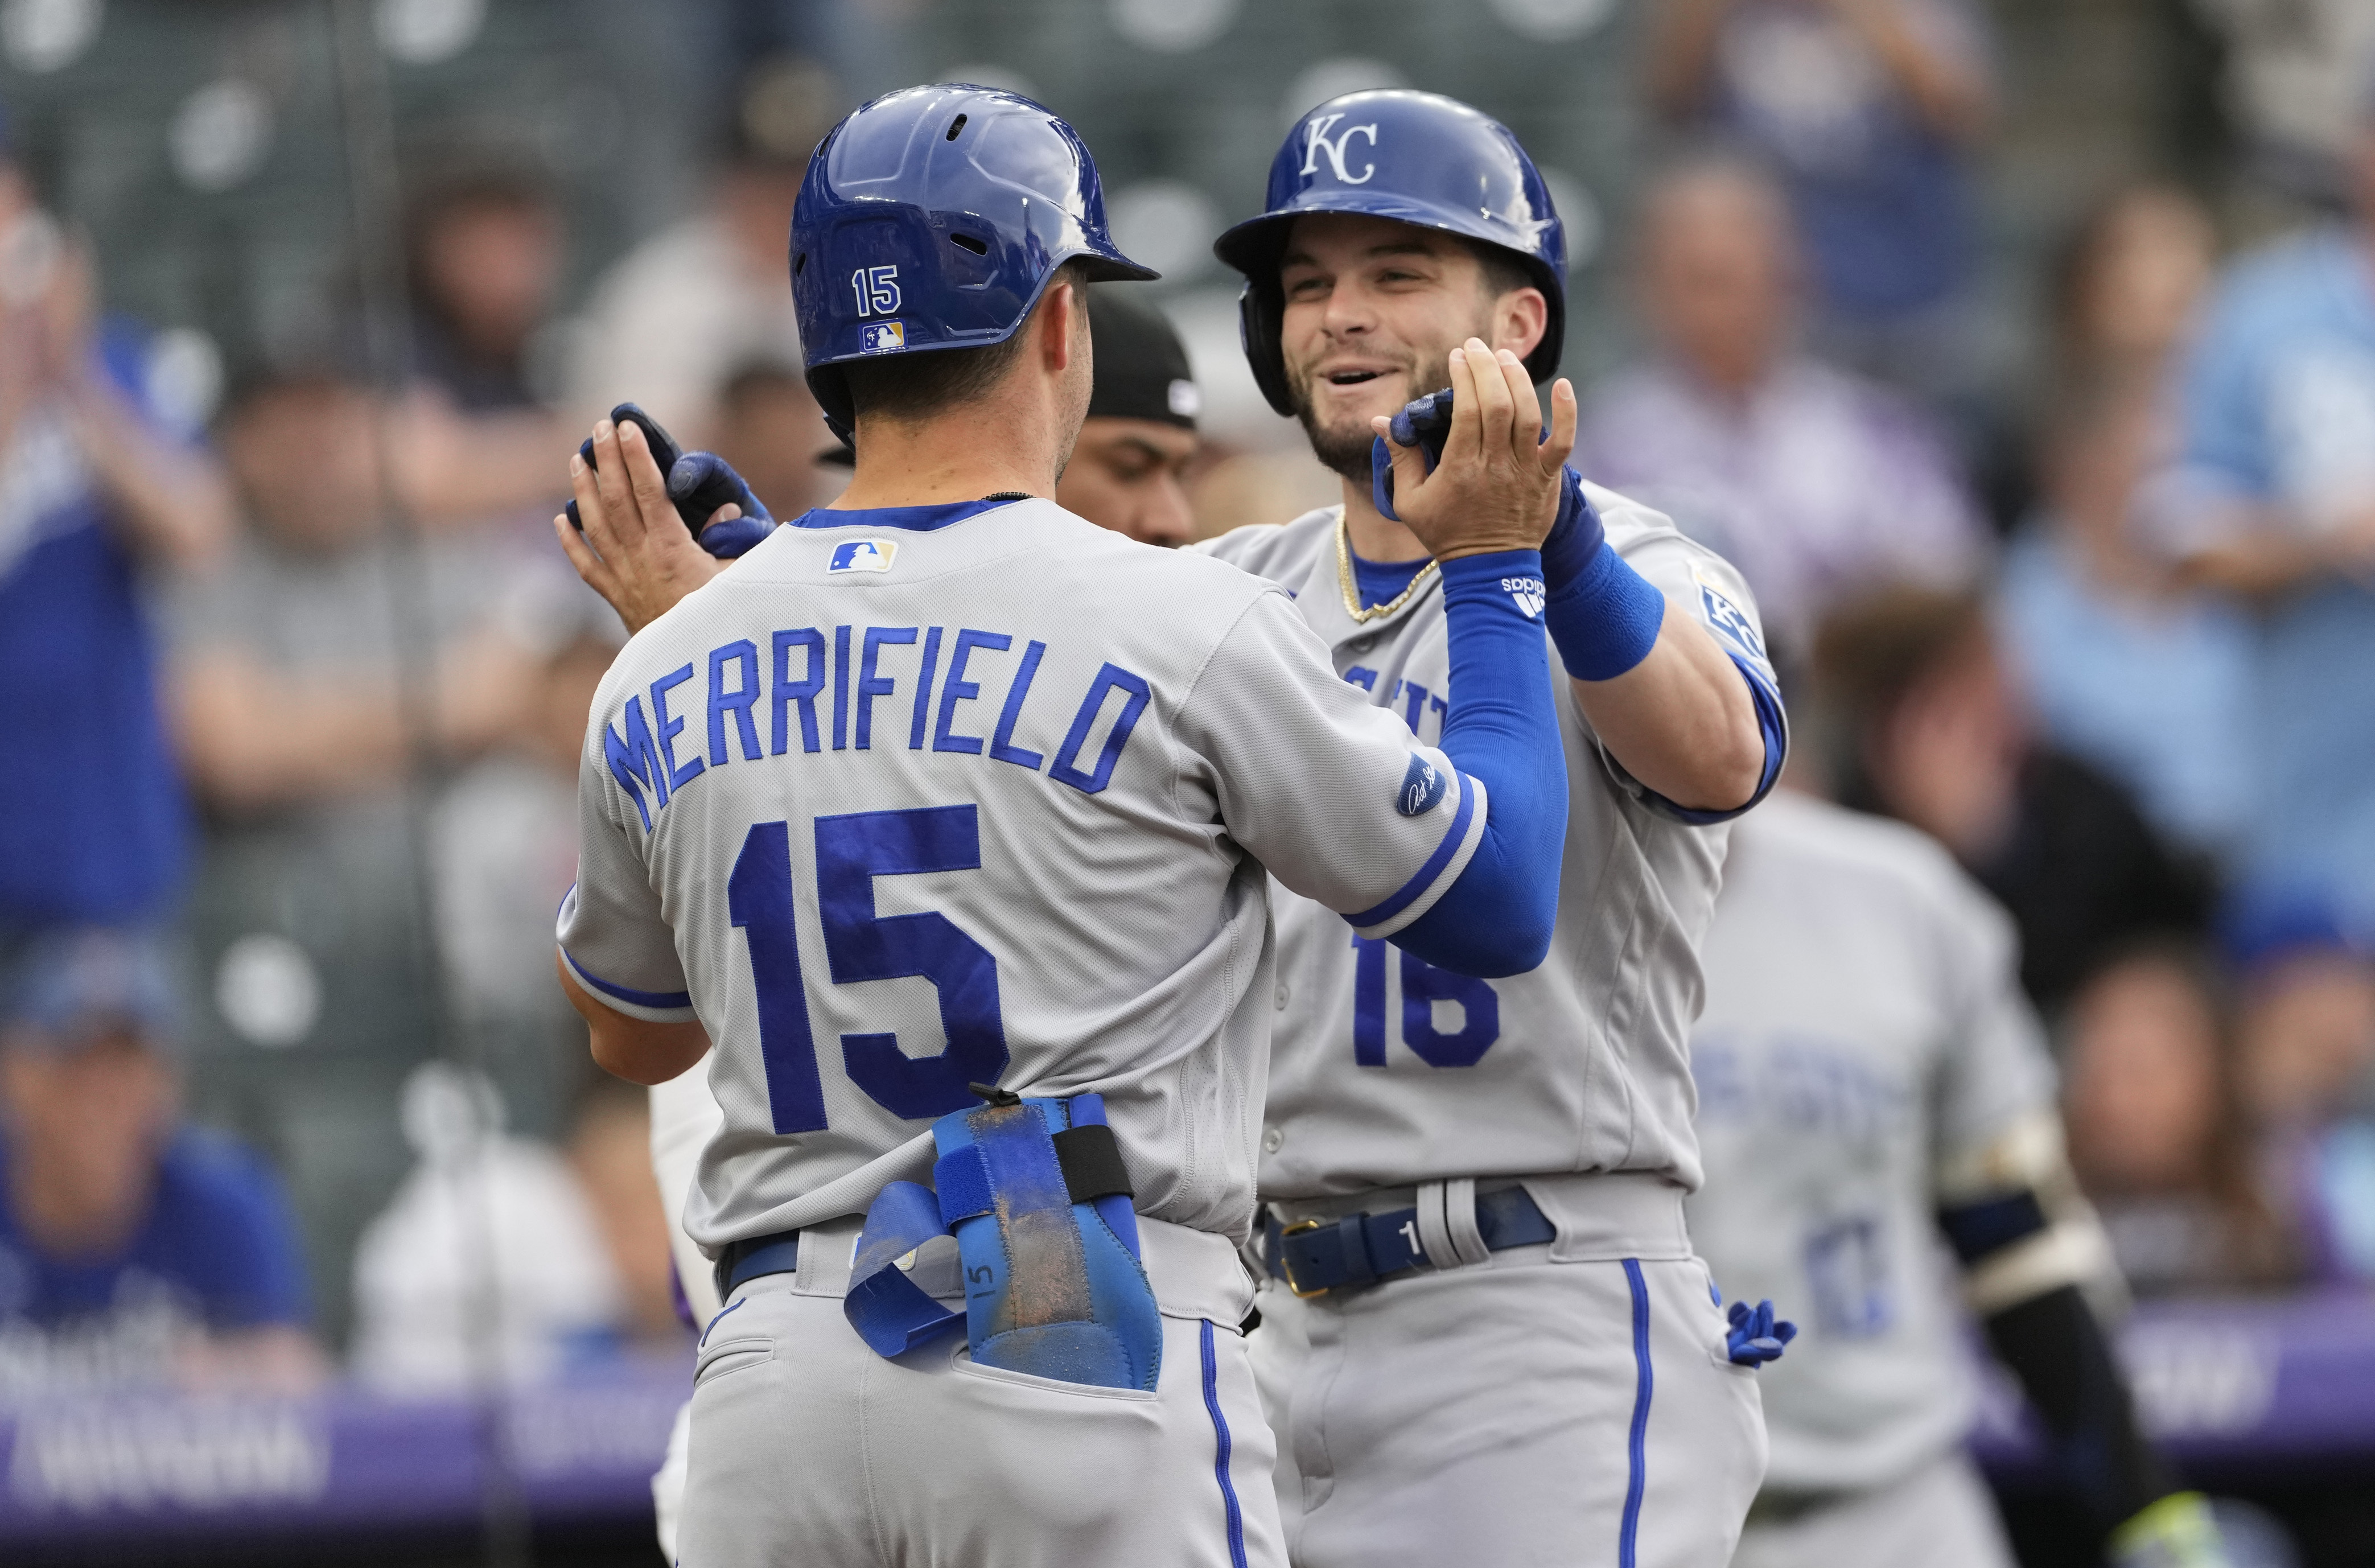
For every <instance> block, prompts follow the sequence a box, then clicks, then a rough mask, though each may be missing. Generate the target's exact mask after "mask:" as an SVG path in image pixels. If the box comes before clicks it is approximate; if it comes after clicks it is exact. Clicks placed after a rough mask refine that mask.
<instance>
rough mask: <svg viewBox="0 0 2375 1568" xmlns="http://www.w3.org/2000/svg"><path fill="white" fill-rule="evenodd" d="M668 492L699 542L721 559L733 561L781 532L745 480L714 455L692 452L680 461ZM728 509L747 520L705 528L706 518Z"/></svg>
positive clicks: (670, 477)
mask: <svg viewBox="0 0 2375 1568" xmlns="http://www.w3.org/2000/svg"><path fill="white" fill-rule="evenodd" d="M668 499H669V500H670V501H674V502H676V510H677V515H678V516H679V517H681V518H683V519H684V522H685V526H686V527H688V528H691V530H692V533H693V538H694V540H695V541H696V542H697V543H699V545H700V546H701V548H703V549H704V550H707V551H708V552H709V553H710V554H711V555H714V556H715V557H716V558H717V559H718V560H733V559H734V558H735V557H737V556H738V555H740V554H742V553H743V552H744V551H745V550H748V549H749V548H750V547H752V546H753V545H756V544H758V543H759V542H760V541H761V540H762V539H764V538H765V537H766V536H768V535H770V534H772V533H774V531H775V520H774V518H773V517H771V516H769V515H768V514H767V509H766V507H765V506H764V505H763V504H762V503H761V501H760V500H759V498H758V497H757V496H755V495H753V494H751V493H750V486H749V485H747V484H745V483H744V482H743V480H742V476H741V475H739V474H738V473H736V472H735V471H734V469H733V468H732V466H729V465H728V464H727V461H726V459H724V458H723V457H720V456H718V455H717V454H715V453H714V452H688V453H686V454H684V455H683V456H681V457H679V458H678V459H677V460H676V463H675V465H674V466H672V467H670V468H669V469H668ZM728 504H731V505H735V506H738V507H740V508H741V509H742V515H741V516H739V517H729V518H727V519H726V520H725V521H724V522H722V523H711V524H708V525H705V526H704V525H703V521H702V520H703V519H704V518H706V517H707V516H709V514H710V513H713V512H715V511H716V510H717V509H718V508H719V507H721V506H726V505H728Z"/></svg>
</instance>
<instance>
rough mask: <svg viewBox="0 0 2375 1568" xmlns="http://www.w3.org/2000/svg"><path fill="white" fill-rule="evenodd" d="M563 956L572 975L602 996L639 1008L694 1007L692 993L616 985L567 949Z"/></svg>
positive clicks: (564, 950)
mask: <svg viewBox="0 0 2375 1568" xmlns="http://www.w3.org/2000/svg"><path fill="white" fill-rule="evenodd" d="M561 958H562V960H563V961H566V962H567V963H568V965H569V973H572V974H574V975H575V976H577V978H578V979H580V980H583V981H584V982H585V984H588V985H591V986H592V987H594V989H596V990H597V991H599V992H601V993H602V995H604V996H616V997H617V998H618V999H619V1000H620V1001H622V1002H632V1003H633V1004H634V1005H635V1006H637V1007H639V1008H689V1007H691V1006H692V993H691V992H690V991H638V990H635V989H634V988H633V987H632V986H627V985H614V984H611V983H610V982H609V981H608V980H605V979H603V978H602V977H601V976H600V975H598V974H596V973H592V972H591V971H589V970H588V969H586V967H585V965H584V964H582V963H579V962H578V961H576V959H574V958H573V957H571V956H570V951H569V949H567V948H563V949H561Z"/></svg>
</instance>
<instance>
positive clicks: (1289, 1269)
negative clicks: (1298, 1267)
mask: <svg viewBox="0 0 2375 1568" xmlns="http://www.w3.org/2000/svg"><path fill="white" fill-rule="evenodd" d="M1325 1223H1327V1221H1325V1220H1296V1221H1295V1222H1294V1224H1292V1225H1289V1226H1287V1227H1286V1228H1285V1229H1284V1230H1282V1231H1281V1232H1279V1233H1278V1241H1279V1247H1278V1267H1279V1268H1280V1270H1281V1271H1282V1272H1283V1273H1284V1274H1285V1276H1286V1288H1287V1289H1288V1290H1289V1291H1293V1292H1294V1294H1295V1295H1296V1296H1297V1297H1298V1298H1300V1299H1301V1300H1304V1301H1306V1302H1307V1301H1311V1300H1313V1299H1314V1298H1316V1297H1319V1296H1324V1295H1326V1294H1327V1293H1328V1292H1329V1291H1330V1290H1331V1289H1333V1287H1332V1286H1328V1285H1322V1286H1320V1287H1318V1288H1317V1290H1311V1291H1306V1290H1305V1289H1304V1288H1303V1287H1302V1286H1300V1285H1298V1284H1296V1283H1295V1282H1294V1259H1293V1257H1291V1256H1289V1255H1288V1253H1287V1250H1286V1238H1287V1237H1289V1236H1299V1235H1301V1234H1302V1233H1303V1232H1306V1231H1317V1230H1318V1229H1319V1228H1320V1226H1322V1225H1323V1224H1325Z"/></svg>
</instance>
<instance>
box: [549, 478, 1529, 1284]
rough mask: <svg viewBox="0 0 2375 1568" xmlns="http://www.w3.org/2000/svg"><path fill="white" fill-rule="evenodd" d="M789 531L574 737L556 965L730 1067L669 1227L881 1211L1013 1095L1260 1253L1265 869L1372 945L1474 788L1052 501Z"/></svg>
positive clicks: (1175, 569)
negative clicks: (950, 1141)
mask: <svg viewBox="0 0 2375 1568" xmlns="http://www.w3.org/2000/svg"><path fill="white" fill-rule="evenodd" d="M841 517H846V518H848V519H849V521H847V522H845V523H841V522H836V521H835V520H836V519H838V518H841ZM808 521H809V525H808V526H796V527H789V528H784V529H779V530H778V531H777V532H776V533H775V534H774V536H772V537H770V538H769V539H768V540H767V541H766V542H765V543H764V544H762V545H761V546H760V547H759V548H756V549H755V550H753V551H751V552H750V554H749V555H747V556H745V557H743V558H742V560H740V561H738V563H736V565H735V566H734V567H733V568H732V569H731V570H730V571H728V572H725V573H724V574H723V575H721V576H720V577H718V578H716V579H715V580H714V581H713V582H711V583H710V584H707V585H706V586H704V587H703V588H702V589H700V590H699V591H698V592H696V593H694V594H692V595H690V596H689V597H687V598H686V599H685V600H684V601H683V602H682V603H680V604H679V605H678V606H677V607H675V608H673V609H671V610H670V611H669V612H668V614H667V615H665V616H663V617H661V618H660V619H658V620H657V621H656V622H654V623H653V624H652V625H651V626H649V627H647V628H646V629H645V630H644V631H643V632H641V633H640V634H639V635H637V636H636V637H635V638H634V640H633V641H632V642H631V643H629V644H628V645H627V647H626V649H625V651H624V652H622V653H621V654H620V656H619V659H618V661H617V663H616V664H614V665H613V666H612V667H611V669H610V672H609V676H608V677H606V678H605V679H604V680H603V683H602V685H601V688H600V690H598V692H597V695H596V697H595V701H594V707H593V712H592V715H591V723H590V725H589V726H588V728H587V731H586V739H585V753H584V758H583V762H582V769H581V775H580V784H579V837H580V844H579V866H578V883H577V886H576V888H575V889H574V890H573V892H572V893H571V895H570V897H569V899H568V900H567V902H565V903H564V904H563V905H562V907H561V918H560V932H559V935H560V941H561V949H562V952H563V954H564V956H565V957H566V959H567V961H569V963H570V964H571V966H572V967H573V971H574V973H576V975H577V976H578V978H579V979H580V980H581V981H582V982H583V983H584V984H585V985H587V986H588V987H589V988H591V989H593V990H595V991H597V992H598V993H599V994H600V996H602V998H603V1000H604V1001H606V1002H607V1003H608V1004H609V1006H611V1007H613V1008H617V1009H618V1010H620V1012H623V1013H627V1014H629V1015H631V1016H633V1017H638V1018H644V1019H650V1020H687V1019H692V1018H695V1017H698V1018H699V1020H701V1021H702V1023H703V1025H704V1026H706V1028H707V1030H708V1032H709V1034H710V1037H711V1039H712V1040H713V1042H715V1050H714V1052H713V1054H712V1057H711V1067H710V1073H709V1082H710V1087H711V1090H712V1091H714V1092H715V1095H716V1098H717V1102H718V1104H719V1106H720V1107H721V1108H722V1109H723V1111H724V1114H725V1125H724V1127H723V1129H722V1130H721V1131H720V1132H719V1133H718V1135H717V1136H716V1137H715V1138H713V1139H712V1140H711V1141H710V1143H709V1146H708V1148H707V1149H706V1150H705V1151H704V1153H703V1159H702V1163H701V1169H700V1175H699V1179H698V1182H697V1185H696V1187H695V1190H694V1193H693V1196H692V1197H691V1201H690V1202H689V1204H688V1205H687V1212H686V1219H685V1223H686V1227H687V1229H688V1230H690V1231H691V1233H692V1235H693V1236H694V1238H695V1239H696V1240H697V1241H699V1242H700V1243H701V1244H703V1246H704V1247H705V1248H708V1249H712V1250H713V1251H714V1250H715V1248H717V1247H718V1246H720V1245H722V1244H725V1243H727V1242H728V1241H731V1240H735V1239H737V1238H739V1237H745V1236H751V1235H759V1234H764V1233H768V1232H775V1231H782V1230H790V1229H795V1228H798V1227H801V1226H806V1225H809V1224H813V1223H816V1222H818V1221H821V1220H826V1219H830V1218H832V1217H833V1216H837V1215H843V1214H852V1213H857V1212H859V1211H862V1210H863V1209H865V1208H867V1206H868V1204H869V1203H870V1202H871V1201H872V1199H873V1197H874V1195H875V1194H876V1192H877V1191H879V1190H880V1187H881V1185H882V1184H883V1183H885V1182H886V1181H891V1180H893V1179H902V1178H904V1179H924V1178H925V1177H926V1176H927V1174H928V1171H929V1169H930V1165H931V1160H932V1145H931V1139H930V1136H929V1123H930V1122H931V1120H932V1119H933V1118H935V1117H937V1116H939V1115H940V1114H944V1113H946V1112H949V1111H951V1110H955V1109H958V1108H960V1107H962V1106H966V1105H971V1104H974V1103H975V1102H976V1101H975V1097H974V1095H973V1094H972V1093H971V1092H969V1091H968V1090H967V1089H966V1085H967V1084H968V1083H969V1082H981V1083H989V1082H996V1083H998V1084H1002V1085H1003V1086H1004V1087H1006V1088H1009V1089H1011V1090H1015V1091H1020V1092H1023V1093H1029V1094H1047V1095H1060V1094H1073V1093H1078V1092H1082V1091H1097V1092H1101V1093H1102V1094H1104V1095H1105V1103H1106V1112H1107V1116H1108V1119H1109V1120H1110V1122H1111V1123H1112V1125H1113V1126H1114V1129H1115V1132H1116V1134H1117V1138H1118V1139H1119V1142H1120V1145H1121V1148H1122V1150H1123V1154H1124V1158H1125V1159H1126V1161H1128V1166H1129V1169H1130V1173H1131V1176H1132V1178H1133V1180H1134V1181H1135V1183H1136V1185H1137V1192H1138V1207H1139V1208H1140V1211H1141V1212H1144V1213H1146V1214H1149V1215H1152V1216H1153V1217H1155V1218H1157V1219H1160V1220H1170V1221H1173V1222H1175V1223H1177V1224H1181V1225H1187V1226H1192V1227H1195V1228H1198V1229H1200V1230H1206V1231H1212V1232H1220V1233H1223V1234H1224V1235H1231V1236H1238V1235H1242V1234H1243V1233H1244V1232H1246V1230H1247V1226H1248V1224H1249V1222H1250V1220H1251V1217H1252V1205H1253V1182H1254V1169H1255V1142H1256V1139H1257V1137H1258V1113H1259V1107H1260V1103H1261V1085H1262V1081H1263V1078H1264V1074H1265V1072H1266V1070H1267V1067H1268V1044H1269V1037H1270V1016H1269V1015H1270V992H1271V989H1272V985H1273V980H1272V968H1273V958H1272V947H1271V943H1270V938H1269V914H1270V894H1269V885H1270V884H1269V875H1266V873H1265V867H1267V869H1268V873H1269V874H1274V875H1275V876H1276V878H1278V880H1279V881H1280V882H1282V883H1283V884H1284V885H1285V886H1287V887H1289V888H1291V889H1293V890H1296V891H1297V892H1299V893H1302V894H1304V895H1305V896H1306V897H1308V898H1311V899H1314V900H1317V902H1320V903H1322V904H1325V905H1327V906H1328V907H1329V908H1330V909H1334V910H1341V911H1346V912H1353V914H1352V918H1353V921H1354V923H1355V925H1353V926H1352V927H1347V926H1346V925H1345V923H1344V922H1343V921H1341V920H1339V921H1338V925H1339V927H1340V929H1343V930H1344V931H1345V939H1346V940H1348V941H1349V940H1350V939H1351V930H1352V929H1353V928H1357V929H1359V930H1361V931H1362V932H1363V934H1364V935H1365V936H1366V937H1386V936H1388V935H1390V934H1391V933H1392V932H1394V931H1396V930H1399V929H1400V928H1401V926H1403V925H1407V924H1408V923H1409V922H1410V921H1412V920H1414V919H1416V918H1417V917H1418V916H1419V915H1420V914H1423V913H1424V911H1425V910H1426V909H1428V908H1429V907H1431V906H1432V904H1433V902H1434V901H1435V899H1436V897H1438V896H1439V895H1440V892H1441V890H1442V889H1443V888H1445V887H1446V886H1447V885H1448V884H1449V883H1450V882H1451V881H1452V879H1454V878H1456V877H1457V876H1458V875H1459V872H1460V870H1461V869H1462V868H1463V867H1465V865H1466V864H1467V859H1468V857H1469V855H1471V854H1472V853H1473V850H1474V846H1475V843H1476V841H1477V839H1478V837H1479V836H1480V835H1481V834H1482V832H1483V823H1484V819H1485V813H1486V808H1487V803H1486V801H1485V800H1484V798H1483V790H1482V788H1481V787H1480V786H1479V785H1478V784H1476V783H1475V782H1474V781H1473V780H1471V779H1466V778H1462V777H1460V776H1459V773H1458V772H1457V771H1456V770H1455V769H1453V768H1452V767H1451V766H1450V764H1449V762H1448V761H1447V759H1446V758H1445V757H1444V756H1443V754H1442V753H1441V752H1440V751H1438V750H1435V749H1430V748H1428V747H1425V746H1423V745H1421V744H1420V743H1419V742H1417V741H1416V740H1415V739H1413V737H1412V735H1411V733H1410V731H1409V729H1408V728H1407V726H1405V725H1402V724H1401V723H1400V721H1399V720H1398V719H1396V718H1394V717H1392V716H1391V715H1389V714H1387V713H1380V712H1379V711H1378V710H1377V708H1376V707H1374V706H1372V705H1371V704H1370V703H1369V702H1368V701H1366V700H1365V696H1364V694H1363V693H1360V692H1357V691H1353V690H1350V689H1348V688H1347V687H1346V686H1345V685H1344V683H1343V682H1342V681H1341V680H1339V679H1338V678H1336V675H1335V672H1334V671H1333V670H1332V669H1330V668H1329V665H1328V662H1327V655H1326V652H1325V650H1324V649H1323V648H1322V647H1321V646H1320V644H1319V643H1318V641H1317V639H1316V638H1314V637H1313V636H1312V635H1311V633H1310V631H1308V630H1307V629H1306V627H1305V626H1304V624H1303V622H1302V620H1301V619H1300V618H1299V617H1298V616H1297V615H1296V614H1295V610H1294V605H1293V604H1292V603H1291V602H1290V601H1289V600H1288V598H1287V597H1286V595H1283V594H1282V593H1280V592H1278V591H1277V590H1276V589H1275V588H1274V587H1272V586H1270V584H1264V583H1261V582H1259V581H1258V580H1257V579H1254V578H1251V577H1248V576H1247V575H1246V574H1245V573H1243V572H1236V571H1234V570H1232V569H1230V568H1229V567H1227V566H1224V565H1223V564H1222V563H1220V562H1218V561H1213V560H1204V559H1201V558H1199V557H1196V556H1192V555H1181V554H1176V553H1174V552H1168V551H1164V550H1158V549H1152V548H1148V547H1145V546H1142V545H1138V544H1133V543H1131V542H1130V541H1129V540H1128V539H1125V538H1122V537H1121V536H1118V535H1115V534H1110V533H1106V532H1105V531H1104V530H1102V529H1099V528H1096V527H1094V526H1093V525H1090V524H1088V523H1085V522H1083V521H1081V519H1079V518H1077V517H1074V516H1073V515H1071V514H1070V513H1067V512H1065V511H1063V510H1062V509H1061V508H1059V507H1058V506H1056V505H1055V504H1054V503H1052V502H1049V501H1021V502H1013V503H1007V504H992V503H987V502H982V503H975V504H973V505H971V506H970V507H918V508H908V509H899V510H895V511H883V512H872V513H811V514H810V517H809V520H808ZM1414 758H1415V759H1423V760H1424V762H1425V763H1427V764H1431V765H1432V766H1433V767H1434V768H1436V769H1437V770H1439V771H1440V772H1441V773H1442V774H1444V775H1445V776H1446V777H1447V779H1448V780H1449V781H1450V783H1449V787H1448V788H1447V789H1445V790H1443V791H1441V792H1440V798H1439V799H1435V800H1432V801H1430V800H1428V799H1427V798H1425V797H1426V796H1432V795H1434V794H1435V793H1436V792H1434V791H1424V792H1422V791H1411V792H1408V793H1405V790H1404V785H1405V784H1406V782H1407V781H1408V780H1409V779H1410V778H1411V777H1412V771H1413V767H1414V765H1415V764H1414V762H1413V759H1414ZM1421 776H1423V775H1421ZM1404 808H1410V809H1412V810H1415V812H1416V815H1405V814H1404ZM1438 851H1441V853H1438ZM1387 911H1391V913H1390V914H1387V913H1385V912H1387ZM1329 918H1331V919H1335V918H1336V917H1335V916H1332V915H1331V916H1330V917H1329ZM1364 922H1365V923H1366V924H1363V923H1364Z"/></svg>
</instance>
